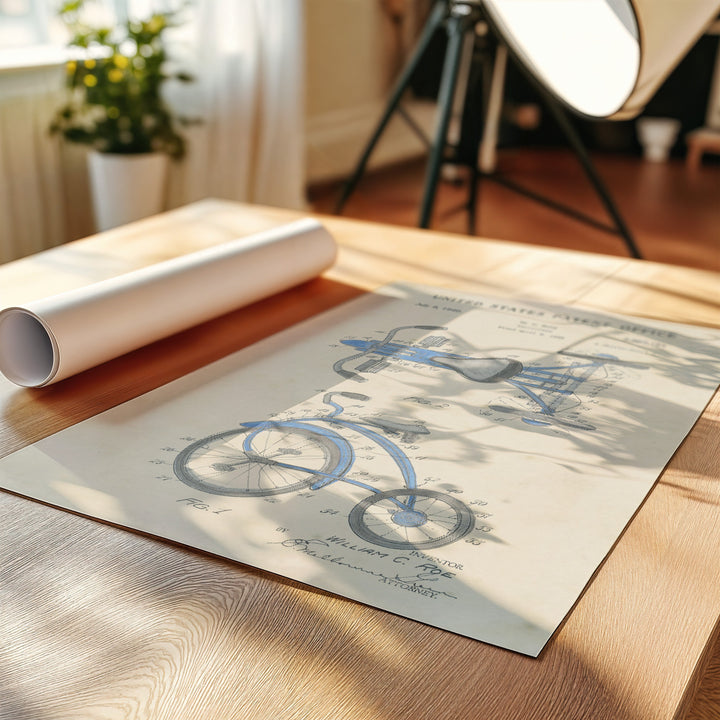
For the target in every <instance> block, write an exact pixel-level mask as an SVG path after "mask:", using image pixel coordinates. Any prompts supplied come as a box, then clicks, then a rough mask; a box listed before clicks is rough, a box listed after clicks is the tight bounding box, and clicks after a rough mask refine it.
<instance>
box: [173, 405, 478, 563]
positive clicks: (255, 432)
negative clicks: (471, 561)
mask: <svg viewBox="0 0 720 720" xmlns="http://www.w3.org/2000/svg"><path fill="white" fill-rule="evenodd" d="M334 396H341V397H343V398H347V399H350V400H360V401H366V400H368V399H369V398H368V397H367V396H366V395H362V394H359V393H350V392H328V393H326V394H325V395H324V397H323V403H324V404H325V405H327V406H328V407H329V408H330V411H329V412H328V413H327V414H324V415H318V416H316V417H303V418H295V419H292V418H291V419H287V420H260V421H255V422H244V423H241V424H240V427H239V428H235V429H232V430H227V431H225V432H221V433H218V434H216V435H211V436H209V437H206V438H203V439H201V440H197V441H195V442H193V443H191V444H190V445H188V446H187V447H185V448H184V449H183V450H182V451H180V453H178V455H177V456H176V458H175V461H174V464H173V469H174V472H175V475H176V476H177V477H178V479H180V480H181V481H182V482H184V483H186V484H187V485H190V486H191V487H193V488H195V489H197V490H201V491H204V492H207V493H212V494H216V495H231V496H245V497H252V496H255V497H258V496H270V495H278V494H280V493H289V492H293V491H297V490H303V489H307V488H309V489H310V490H320V489H321V488H324V487H327V486H328V485H330V484H332V483H336V482H343V483H347V484H350V485H353V486H355V487H358V488H361V489H363V490H366V491H368V492H369V493H370V494H369V495H368V496H367V497H365V498H364V499H363V500H361V501H360V502H359V503H358V504H357V505H355V506H354V507H353V509H352V510H351V511H350V513H349V515H348V523H349V525H350V528H351V529H352V531H353V532H354V533H355V534H356V535H357V536H358V537H360V538H362V539H363V540H365V541H367V542H369V543H373V544H375V545H379V546H382V547H386V548H392V549H398V550H407V549H409V548H423V549H429V548H435V547H440V546H442V545H447V544H449V543H453V542H456V541H457V540H459V539H460V538H462V537H464V536H465V535H467V534H468V533H469V532H471V531H472V530H473V528H474V524H475V516H474V515H473V513H472V511H471V510H470V509H469V508H468V507H467V506H466V505H465V504H464V503H462V502H461V501H459V500H457V499H456V498H454V497H453V496H452V495H449V494H447V493H443V492H438V491H435V490H427V489H425V488H419V487H417V478H416V473H415V469H414V467H413V465H412V463H411V461H410V459H409V458H408V456H407V455H406V454H405V452H404V451H403V450H402V449H401V448H400V447H399V446H398V445H397V444H396V443H395V442H393V440H391V439H390V438H389V437H387V436H388V435H400V436H401V441H403V442H413V441H414V440H415V439H416V438H417V436H418V435H425V434H428V433H429V431H428V430H427V428H426V427H425V425H424V424H423V423H421V422H405V421H400V420H395V419H390V418H382V417H376V418H364V419H363V420H361V421H359V422H358V421H355V420H350V419H345V418H343V417H341V414H342V413H343V411H344V409H345V408H344V407H343V406H342V405H341V404H340V403H339V402H337V401H336V400H335V399H334ZM343 430H347V431H353V432H355V433H358V434H359V435H361V436H362V437H363V438H365V439H366V440H369V441H370V442H371V443H373V444H374V446H376V447H377V448H379V449H380V450H382V451H383V452H385V453H386V454H387V455H388V456H389V457H390V458H392V460H393V462H394V465H395V466H396V467H397V469H398V471H399V473H400V477H401V478H402V481H403V487H402V488H401V489H397V490H386V491H382V490H379V489H378V488H376V487H374V486H373V485H371V484H370V483H369V482H366V481H365V479H363V480H361V479H359V477H357V476H353V475H352V470H353V466H354V464H355V461H356V450H355V448H354V447H353V445H352V443H351V442H350V441H349V440H348V439H347V438H346V437H344V436H343V434H342V431H343ZM363 478H364V476H363Z"/></svg>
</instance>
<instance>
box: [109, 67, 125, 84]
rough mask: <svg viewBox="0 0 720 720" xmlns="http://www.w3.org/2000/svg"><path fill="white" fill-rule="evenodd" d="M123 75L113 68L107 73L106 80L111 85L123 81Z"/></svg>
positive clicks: (120, 71)
mask: <svg viewBox="0 0 720 720" xmlns="http://www.w3.org/2000/svg"><path fill="white" fill-rule="evenodd" d="M123 75H124V73H123V71H122V70H119V69H118V68H113V69H112V70H110V71H109V72H108V80H109V81H110V82H113V83H116V82H120V81H121V80H122V79H123Z"/></svg>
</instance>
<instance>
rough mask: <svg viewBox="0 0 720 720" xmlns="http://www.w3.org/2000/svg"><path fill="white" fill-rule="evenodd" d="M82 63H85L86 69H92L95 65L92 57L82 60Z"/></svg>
mask: <svg viewBox="0 0 720 720" xmlns="http://www.w3.org/2000/svg"><path fill="white" fill-rule="evenodd" d="M83 65H85V67H86V68H87V69H88V70H92V69H93V68H94V67H95V65H96V63H95V61H94V60H93V59H92V58H89V59H88V60H85V61H84V62H83Z"/></svg>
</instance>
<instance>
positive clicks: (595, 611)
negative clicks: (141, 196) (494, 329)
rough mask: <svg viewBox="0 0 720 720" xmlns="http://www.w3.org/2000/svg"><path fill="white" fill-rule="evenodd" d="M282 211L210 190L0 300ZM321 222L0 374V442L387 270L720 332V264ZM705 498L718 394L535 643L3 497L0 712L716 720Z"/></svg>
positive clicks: (206, 358)
mask: <svg viewBox="0 0 720 720" xmlns="http://www.w3.org/2000/svg"><path fill="white" fill-rule="evenodd" d="M296 217H298V213H293V212H291V211H284V210H276V209H270V208H259V207H253V206H244V205H239V204H235V203H228V202H221V201H203V202H201V203H197V204H194V205H191V206H188V207H186V208H182V209H180V210H176V211H173V212H171V213H167V214H165V215H161V216H157V217H154V218H151V219H148V220H145V221H141V222H139V223H135V224H133V225H130V226H127V227H125V228H120V229H117V230H113V231H110V232H107V233H104V234H102V235H98V236H94V237H92V238H88V239H86V240H82V241H78V242H76V243H72V244H69V245H66V246H63V247H60V248H56V249H53V250H50V251H48V252H45V253H42V254H39V255H36V256H33V257H30V258H26V259H23V260H19V261H16V262H14V263H10V264H8V265H5V266H2V267H0V304H1V305H3V306H4V305H8V304H13V303H18V302H22V301H26V300H29V299H32V298H35V297H40V296H44V295H47V294H50V293H53V292H57V291H60V290H64V289H69V288H72V287H77V286H81V285H84V284H87V283H89V282H92V281H95V280H98V279H101V278H105V277H110V276H113V275H117V274H119V273H122V272H125V271H128V270H131V269H134V268H137V267H141V266H144V265H148V264H150V263H154V262H158V261H160V260H164V259H167V258H170V257H173V256H176V255H180V254H184V253H187V252H190V251H192V250H195V249H198V248H200V247H204V246H208V245H212V244H216V243H219V242H223V241H225V240H229V239H232V238H234V237H237V236H240V235H247V234H250V233H252V232H255V231H258V230H262V229H266V228H269V227H273V226H276V225H279V224H282V223H284V222H287V221H290V220H293V219H295V218H296ZM321 220H322V221H323V222H324V223H325V224H326V226H327V227H328V229H329V230H330V231H331V232H332V233H333V235H334V236H335V238H336V239H337V241H338V243H339V245H340V248H341V249H340V254H339V258H338V261H337V264H336V265H335V266H334V267H333V268H332V269H331V270H330V271H329V272H327V273H326V274H325V275H324V276H323V277H322V278H318V279H317V280H314V281H312V282H310V283H306V284H304V285H303V286H300V287H298V288H295V289H293V290H290V291H288V292H285V293H282V294H281V295H278V296H275V297H272V298H270V299H268V300H266V301H263V302H260V303H257V304H256V305H255V306H254V307H253V310H252V312H246V311H242V310H240V311H237V312H234V313H231V314H229V315H226V316H224V317H221V318H218V319H217V320H214V321H212V322H209V323H206V324H205V325H202V326H199V327H196V328H193V329H191V330H188V331H186V332H184V333H181V334H179V335H176V336H174V337H172V338H169V339H166V340H163V341H160V342H157V343H154V344H153V345H151V346H148V347H146V348H143V349H141V350H138V351H136V352H134V353H131V354H129V355H126V356H124V357H122V358H119V359H117V360H115V361H112V362H109V363H106V364H105V365H103V366H101V367H98V368H95V369H93V370H90V371H88V372H86V373H83V374H82V375H80V376H76V377H74V378H70V379H68V380H66V381H63V382H61V383H59V384H57V385H55V386H51V387H48V388H44V389H39V390H26V389H20V388H17V387H15V386H13V385H11V384H10V383H9V382H8V381H6V380H4V379H2V381H0V408H1V410H0V412H1V419H0V455H5V454H7V453H9V452H12V451H13V450H16V449H19V448H21V447H24V446H26V445H28V444H30V443H32V442H34V441H37V440H39V439H40V438H42V437H44V436H46V435H48V434H51V433H54V432H56V431H58V430H61V429H63V428H65V427H67V426H69V425H71V424H73V423H75V422H78V421H79V420H82V419H84V418H87V417H90V416H92V415H94V414H96V413H98V412H100V411H102V410H105V409H107V408H110V407H112V406H114V405H116V404H118V403H120V402H123V401H125V400H128V399H130V398H133V397H135V396H137V395H139V394H141V393H144V392H147V391H149V390H151V389H153V388H155V387H157V386H159V385H161V384H164V383H166V382H168V381H169V380H171V379H174V378H176V377H179V376H181V375H183V374H185V373H187V372H190V371H192V370H194V369H196V368H199V367H201V366H203V365H205V364H206V363H208V362H210V361H212V360H215V359H217V358H220V357H222V356H224V355H226V354H228V353H230V352H233V351H235V350H237V349H240V348H241V347H244V346H246V345H248V344H250V343H253V342H255V341H257V340H259V339H260V338H262V337H265V336H267V335H270V334H272V333H274V332H277V331H279V330H281V329H282V328H284V327H287V326H289V325H291V324H293V323H295V322H297V321H298V320H300V319H303V318H306V317H309V316H311V315H313V314H315V313H317V312H319V311H321V310H324V309H327V308H330V307H332V306H334V305H336V304H338V303H340V302H342V301H345V300H347V299H350V298H353V297H355V296H357V295H359V294H361V293H362V292H364V291H365V290H368V289H372V288H375V287H377V286H379V285H382V284H384V283H387V282H392V281H396V280H404V281H411V282H421V283H427V284H432V285H439V286H443V287H448V288H455V289H462V290H469V291H476V292H479V293H484V294H491V295H499V296H505V297H522V298H523V299H530V300H542V301H550V302H558V303H564V304H579V305H582V306H584V307H589V308H594V309H597V310H609V311H620V312H625V313H628V314H632V315H637V316H640V317H652V318H662V319H669V320H676V321H681V322H689V323H695V324H704V325H711V326H718V327H720V276H718V275H716V274H714V273H709V272H702V271H698V270H691V269H686V268H680V267H670V266H664V265H658V264H653V263H646V262H642V261H633V260H626V259H623V258H618V257H605V256H598V255H591V254H584V253H574V252H567V251H555V250H541V249H534V248H530V247H527V246H523V245H519V244H513V243H503V242H496V241H489V240H480V239H477V238H473V239H470V238H467V239H466V238H462V237H459V236H451V235H442V234H439V233H433V232H428V231H419V230H408V229H399V228H391V227H388V226H383V225H372V224H367V223H360V222H355V221H349V220H344V219H340V218H331V217H327V218H321ZM719 505H720V401H719V398H718V396H717V395H716V396H715V398H714V400H713V401H712V402H711V403H710V405H709V406H708V408H707V409H706V411H705V413H704V414H703V416H702V418H701V419H700V420H699V422H698V423H697V425H696V426H695V427H694V429H693V430H692V432H691V433H690V435H689V436H688V437H687V439H686V440H685V442H684V443H683V445H682V446H681V447H680V449H679V450H678V451H677V453H676V454H675V456H674V457H673V459H672V461H671V463H670V464H669V466H668V468H667V469H666V470H665V472H664V473H663V474H662V476H661V477H660V479H659V482H658V483H657V485H656V487H655V488H654V489H653V491H652V492H651V493H650V495H649V497H648V499H647V500H646V502H645V503H644V504H643V505H642V507H641V508H640V510H639V511H638V513H637V514H636V516H635V517H634V519H633V520H632V522H631V523H630V525H629V526H628V528H627V529H626V531H625V532H624V534H623V535H622V537H621V538H620V540H619V541H618V543H617V544H616V546H615V547H614V548H613V550H612V552H611V553H610V555H609V556H608V558H607V560H606V562H605V563H604V564H603V565H602V566H601V568H600V569H599V571H598V572H597V573H596V575H595V577H594V578H593V580H592V582H591V583H590V584H589V586H588V588H587V589H586V591H585V593H584V594H583V596H582V597H581V599H580V600H579V601H578V603H577V604H576V606H575V607H574V609H573V610H572V612H571V613H570V615H569V616H568V618H567V620H566V621H565V623H564V624H563V625H562V626H561V628H560V630H559V631H558V632H557V633H556V634H555V635H554V637H553V638H552V639H551V641H550V642H549V644H548V646H547V647H546V648H545V649H544V651H543V652H542V653H541V655H540V657H539V658H537V659H533V658H529V657H525V656H521V655H518V654H516V653H512V652H508V651H505V650H501V649H498V648H495V647H492V646H489V645H485V644H483V643H480V642H476V641H474V640H469V639H467V638H462V637H459V636H456V635H453V634H451V633H448V632H444V631H442V630H438V629H435V628H431V627H427V626H424V625H422V624H419V623H416V622H413V621H411V620H406V619H404V618H400V617H396V616H393V615H391V614H389V613H385V612H382V611H380V610H375V609H373V608H370V607H365V606H362V605H359V604H357V603H354V602H352V601H350V600H346V599H343V598H341V597H336V596H333V595H330V594H328V593H325V592H321V591H318V590H315V589H313V588H310V587H306V586H303V585H301V584H299V583H296V582H292V581H289V580H285V579H283V578H281V577H277V576H274V575H272V574H270V573H267V572H261V571H258V570H255V569H253V568H251V567H247V566H243V565H239V564H237V563H232V562H229V561H225V560H221V559H218V558H214V557H209V556H207V555H203V554H201V553H198V552H195V551H192V550H189V549H187V548H183V547H179V546H177V545H173V544H171V543H168V542H164V541H158V540H155V539H153V538H150V537H146V536H143V535H140V534H137V533H131V532H128V531H125V530H123V529H120V528H116V527H112V526H109V525H105V524H102V523H99V522H96V521H93V520H91V519H88V518H85V517H81V516H78V515H73V514H71V513H67V512H63V511H60V510H57V509H55V508H52V507H49V506H46V505H43V504H40V503H37V502H32V501H29V500H27V499H24V498H22V497H19V496H16V495H12V494H9V493H4V492H0V507H1V508H2V523H1V524H0V560H1V561H0V718H3V719H6V718H7V719H8V720H9V719H10V718H12V720H51V719H52V720H55V719H58V718H64V719H66V720H81V719H83V718H93V719H96V718H108V719H110V718H112V719H113V720H114V719H116V718H118V719H119V718H123V719H124V718H147V719H152V720H161V719H166V718H167V719H168V720H170V719H172V720H181V719H182V720H189V719H194V718H208V719H213V720H214V719H222V720H225V719H229V718H252V719H253V720H263V719H269V718H277V719H278V720H279V719H281V718H282V720H293V719H297V720H300V719H303V720H305V719H310V718H312V719H314V720H342V719H345V718H353V719H354V720H374V719H378V720H381V719H382V720H401V719H404V718H408V719H410V718H412V720H423V719H424V718H428V719H430V718H432V719H433V720H437V718H447V719H453V720H458V719H461V718H482V719H483V720H494V719H496V718H507V719H513V720H515V719H521V720H535V719H537V720H548V719H549V718H567V719H572V720H579V719H581V718H603V719H605V718H607V719H611V720H639V719H642V720H646V719H647V720H661V719H665V718H667V719H670V718H680V717H686V716H688V717H692V718H712V717H720V709H719V708H720V695H718V688H720V682H718V678H719V677H720V662H718V657H717V656H713V648H714V641H715V636H716V632H717V626H718V618H719V617H720V512H719ZM701 682H702V685H701V689H700V691H699V692H698V693H697V694H696V689H697V687H698V685H699V684H700V683H701ZM716 703H717V704H716Z"/></svg>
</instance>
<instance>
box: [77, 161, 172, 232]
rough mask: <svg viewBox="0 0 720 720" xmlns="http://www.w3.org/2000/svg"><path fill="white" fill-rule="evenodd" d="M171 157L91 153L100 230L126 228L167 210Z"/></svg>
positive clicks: (97, 218)
mask: <svg viewBox="0 0 720 720" xmlns="http://www.w3.org/2000/svg"><path fill="white" fill-rule="evenodd" d="M167 168H168V156H167V155H165V154H164V153H148V154H139V155H120V154H112V153H99V152H96V151H91V152H90V153H88V171H89V174H90V190H91V193H92V200H93V211H94V214H95V225H96V227H97V229H98V230H100V231H102V230H109V229H110V228H114V227H118V226H119V225H125V224H126V223H129V222H132V221H133V220H140V219H141V218H144V217H148V216H149V215H155V214H156V213H159V212H162V211H163V210H164V204H165V184H166V178H167Z"/></svg>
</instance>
